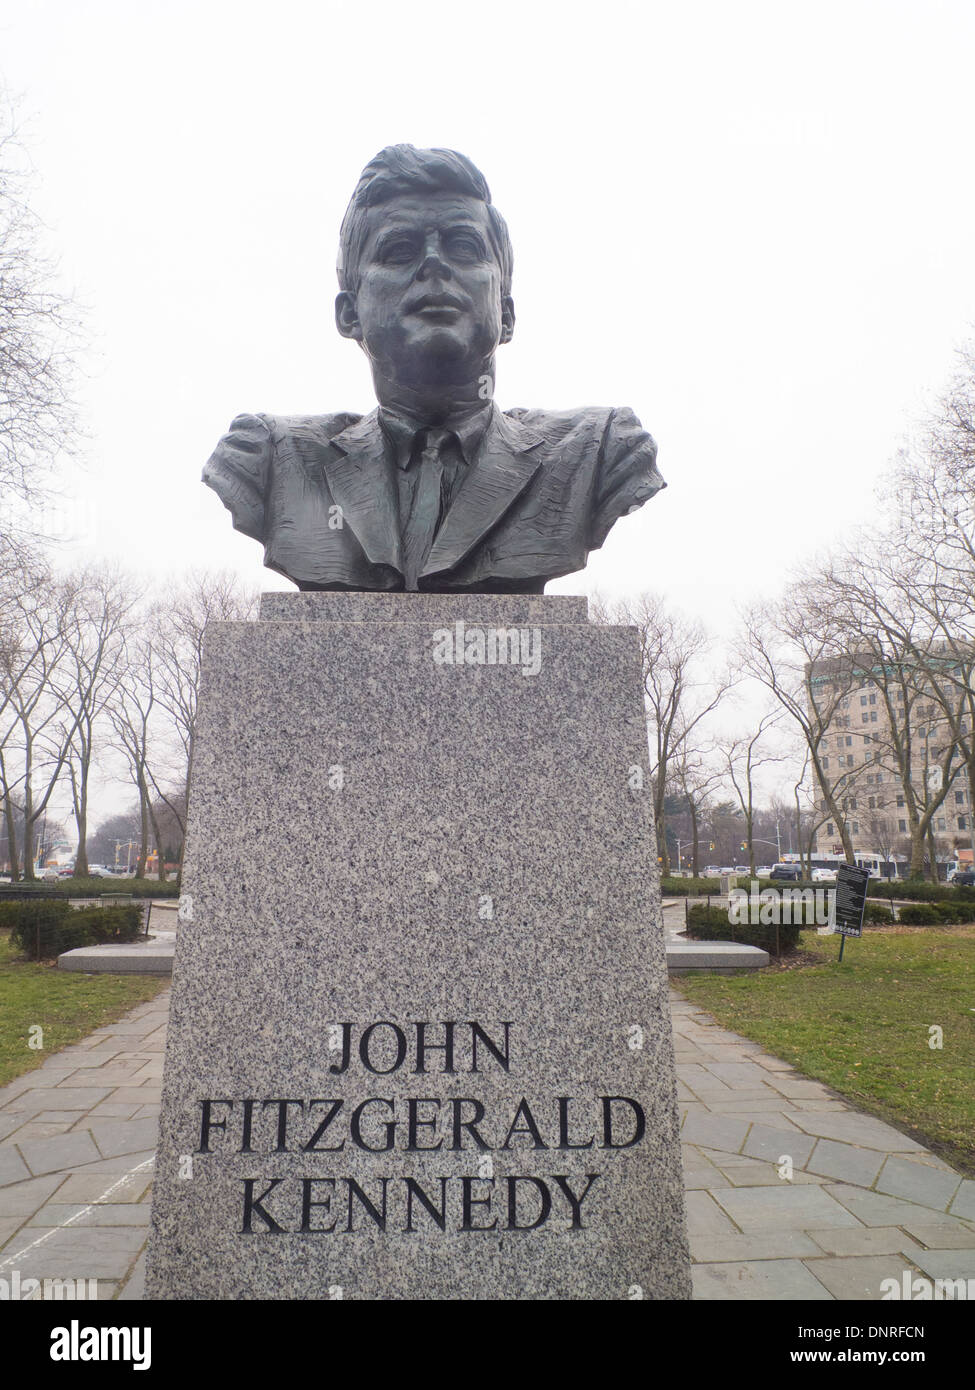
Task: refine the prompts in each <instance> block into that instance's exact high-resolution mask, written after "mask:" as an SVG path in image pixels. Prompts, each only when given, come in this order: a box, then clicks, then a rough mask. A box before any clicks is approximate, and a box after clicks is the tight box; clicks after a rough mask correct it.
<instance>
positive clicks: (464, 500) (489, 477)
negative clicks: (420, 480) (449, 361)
mask: <svg viewBox="0 0 975 1390" xmlns="http://www.w3.org/2000/svg"><path fill="white" fill-rule="evenodd" d="M541 443H542V437H541V435H538V434H533V433H532V431H531V430H529V429H528V428H527V427H526V426H525V425H522V424H521V423H520V422H519V421H518V420H514V419H512V418H511V417H510V416H507V415H502V414H501V412H500V411H499V410H498V409H497V407H496V406H495V407H494V408H493V410H492V414H491V422H490V424H489V425H488V428H487V431H486V433H485V435H484V439H483V440H482V442H481V447H480V449H479V451H478V455H477V459H476V460H475V462H474V463H473V464H472V465H471V467H470V468H469V469H468V473H467V476H466V478H465V479H464V481H463V483H462V485H461V488H460V491H459V492H458V494H457V496H456V498H455V499H454V501H453V503H452V505H451V508H450V510H449V511H448V513H447V515H446V517H445V518H444V520H443V523H442V525H441V527H440V530H439V531H438V532H437V536H436V539H435V540H434V542H433V546H432V548H431V550H430V554H429V555H428V556H427V562H426V564H425V565H424V567H423V574H424V575H430V574H437V573H439V572H440V571H441V570H448V569H452V568H453V566H454V565H456V564H459V563H460V561H461V560H463V558H464V556H465V555H467V554H468V553H469V552H470V551H471V550H472V549H473V548H474V546H475V545H477V543H478V541H480V540H481V538H482V537H483V536H486V535H487V533H488V531H490V530H491V528H492V527H493V526H495V525H496V524H497V522H498V521H499V520H500V519H501V517H502V516H503V515H504V514H505V512H506V511H507V510H508V508H509V507H510V506H511V504H512V503H513V502H514V501H515V499H516V498H517V497H519V496H520V495H521V493H523V492H524V490H525V488H526V487H527V486H528V484H529V483H530V482H531V480H532V479H533V478H534V476H535V474H536V473H537V472H538V470H539V469H540V468H541V466H542V465H541V460H540V459H537V458H535V457H533V456H532V454H531V451H532V450H533V449H535V448H536V447H537V445H539V444H541Z"/></svg>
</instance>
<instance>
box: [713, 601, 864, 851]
mask: <svg viewBox="0 0 975 1390" xmlns="http://www.w3.org/2000/svg"><path fill="white" fill-rule="evenodd" d="M739 660H740V663H741V667H742V670H743V671H744V672H746V673H747V674H748V675H749V676H752V677H753V678H754V679H755V680H757V681H759V682H760V683H761V684H762V685H764V686H765V688H766V689H767V690H768V691H769V692H770V693H771V694H772V695H773V696H774V697H775V699H776V700H777V701H778V703H779V705H780V706H781V708H782V710H783V712H784V713H785V714H786V715H787V716H788V717H789V719H790V720H792V721H793V723H794V724H795V726H796V728H797V730H798V732H799V733H800V734H801V735H802V738H803V740H804V742H805V745H806V748H807V750H808V753H809V765H810V768H811V769H812V772H813V774H814V777H815V783H816V785H818V786H819V787H820V788H821V791H822V798H821V800H822V805H821V807H820V809H821V810H822V811H824V812H826V813H827V814H828V817H829V819H831V820H832V821H833V822H834V823H835V824H836V826H837V831H838V834H839V837H840V839H841V841H842V843H843V849H844V852H845V854H846V858H847V860H848V862H849V863H851V864H852V863H855V856H854V851H853V841H852V839H851V836H850V829H849V826H848V823H847V813H846V810H845V808H844V806H843V802H844V800H846V799H848V798H847V795H846V794H847V793H848V792H849V791H850V790H851V789H852V788H853V787H854V786H855V785H856V781H857V777H858V775H859V774H860V771H861V770H862V769H861V768H859V767H858V765H857V764H856V763H854V764H853V765H852V766H851V765H850V764H849V763H848V762H847V758H846V755H845V754H843V755H841V756H842V758H843V761H842V764H840V763H839V760H838V759H837V763H836V766H835V767H833V766H831V764H830V754H829V751H828V739H829V735H830V731H831V726H832V724H833V721H834V719H836V718H837V717H842V716H840V715H839V711H840V709H841V707H842V703H843V701H844V700H845V699H846V698H847V697H848V696H849V693H850V690H851V688H852V686H853V682H854V673H853V671H852V669H851V668H850V664H849V662H848V661H847V660H846V656H845V651H844V647H843V635H842V630H841V628H840V625H839V624H837V623H836V622H835V621H834V619H833V617H832V615H831V614H830V613H829V610H828V608H824V606H823V605H822V603H821V602H820V600H819V596H818V595H817V594H816V593H815V592H814V590H813V589H812V588H811V587H810V586H809V585H808V584H805V583H803V582H802V581H801V580H799V581H796V582H795V583H793V584H792V585H790V587H789V588H788V589H787V591H786V593H785V594H784V595H783V597H782V598H781V599H780V600H778V601H775V602H768V603H765V604H758V605H755V606H754V607H753V608H751V609H750V610H749V611H748V612H747V613H746V614H745V620H744V634H743V637H742V639H741V641H740V644H739ZM797 797H798V792H797ZM826 819H827V815H824V816H823V820H826Z"/></svg>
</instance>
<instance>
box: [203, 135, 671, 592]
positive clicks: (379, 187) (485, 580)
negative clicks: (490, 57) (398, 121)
mask: <svg viewBox="0 0 975 1390" xmlns="http://www.w3.org/2000/svg"><path fill="white" fill-rule="evenodd" d="M511 271H512V251H511V241H510V239H509V236H508V229H507V227H506V226H505V223H504V219H503V218H502V217H501V215H500V214H499V213H498V211H497V209H496V208H495V207H494V206H493V204H492V203H491V194H490V191H489V189H488V186H487V183H486V182H485V180H484V177H483V175H482V174H481V173H480V172H479V171H478V170H477V169H476V168H475V167H474V165H473V164H472V163H471V162H470V160H469V159H466V158H465V157H464V155H462V154H458V153H457V152H456V151H454V150H441V149H433V150H420V149H415V148H414V147H413V146H412V145H391V146H389V147H387V148H386V149H384V150H382V151H380V153H379V154H378V155H376V157H375V159H373V160H372V161H371V162H370V163H369V164H367V165H366V168H365V169H364V170H363V172H362V176H361V178H360V179H359V183H358V185H357V187H356V190H355V192H354V194H353V195H352V201H351V202H350V203H349V207H348V210H347V212H346V214H345V217H344V219H343V222H342V230H341V234H340V251H339V263H338V277H339V285H340V293H339V295H338V298H337V299H336V301H335V319H336V324H337V326H338V330H339V332H340V333H341V334H342V336H343V337H345V338H351V339H353V340H354V341H355V342H358V343H359V344H360V346H361V347H362V348H363V350H364V351H365V353H366V355H367V356H368V358H369V362H370V365H371V368H372V374H373V381H374V383H375V389H376V395H377V397H378V400H379V409H378V410H375V411H373V412H372V414H370V415H366V416H360V415H350V414H339V415H293V416H281V415H239V416H238V417H237V418H236V419H235V420H234V421H233V423H232V424H231V427H230V431H229V433H228V434H226V435H225V436H224V437H223V439H221V441H220V443H219V444H218V445H217V448H216V450H215V451H214V453H213V455H212V456H211V458H210V460H209V462H208V463H207V465H206V467H205V469H204V471H203V480H204V482H206V483H207V484H209V486H210V487H212V488H213V489H214V490H215V491H216V492H217V494H218V495H219V497H220V499H221V500H222V502H223V503H224V505H225V506H226V507H227V508H229V510H230V512H231V514H232V516H233V523H234V526H235V527H236V529H237V530H238V531H243V532H244V533H245V535H248V536H253V537H254V539H255V540H259V541H261V542H262V543H263V545H264V563H265V565H267V566H269V567H270V568H271V569H274V570H278V571H279V572H280V573H281V574H284V575H286V576H287V577H288V578H289V579H291V580H293V581H294V583H295V584H297V585H298V587H299V589H344V590H350V589H351V590H362V589H378V590H403V589H405V590H424V591H439V592H450V591H457V590H460V591H467V592H472V591H473V592H504V593H541V592H542V591H543V589H544V587H545V583H546V581H547V580H549V579H554V578H556V577H557V576H558V575H563V574H570V573H572V572H573V571H575V570H580V569H582V568H583V567H584V566H585V563H586V559H587V557H588V554H589V551H590V550H594V549H596V548H597V547H598V546H601V545H602V543H603V541H604V540H605V539H606V536H607V535H608V533H609V530H610V528H611V527H612V525H613V523H614V522H615V521H617V520H618V519H619V518H620V517H621V516H622V515H623V514H624V513H626V512H632V511H635V510H636V509H637V508H638V507H640V506H642V505H643V503H644V502H646V501H647V499H648V498H650V497H652V496H653V495H654V493H655V492H658V491H659V490H660V489H661V488H662V487H664V486H665V483H664V481H663V479H662V478H661V476H660V474H659V473H658V472H657V469H656V446H655V445H654V442H653V440H652V439H651V437H650V435H649V434H647V433H646V431H645V430H644V429H643V428H642V427H641V425H640V422H639V420H637V418H636V416H635V415H634V414H633V412H632V411H631V410H628V409H626V408H622V409H616V410H612V409H605V408H589V409H583V410H573V411H546V410H525V409H518V410H508V411H504V412H502V411H500V410H499V409H498V408H497V406H496V405H495V404H494V400H493V395H494V356H495V352H496V351H497V348H498V346H499V345H500V344H502V343H507V342H509V341H510V339H511V336H512V333H513V331H514V324H515V311H514V303H513V301H512V298H511Z"/></svg>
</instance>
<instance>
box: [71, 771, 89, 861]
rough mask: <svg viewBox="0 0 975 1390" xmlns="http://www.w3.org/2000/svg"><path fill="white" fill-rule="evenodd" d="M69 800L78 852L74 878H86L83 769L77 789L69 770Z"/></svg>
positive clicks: (86, 858)
mask: <svg viewBox="0 0 975 1390" xmlns="http://www.w3.org/2000/svg"><path fill="white" fill-rule="evenodd" d="M71 799H72V801H73V803H74V821H75V825H76V826H77V828H78V852H77V854H76V855H75V857H74V877H75V878H87V877H88V778H87V776H86V773H85V770H84V768H83V769H82V774H81V785H80V787H79V785H78V782H77V780H76V778H75V772H74V767H73V766H72V768H71Z"/></svg>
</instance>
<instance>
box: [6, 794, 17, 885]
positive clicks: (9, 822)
mask: <svg viewBox="0 0 975 1390" xmlns="http://www.w3.org/2000/svg"><path fill="white" fill-rule="evenodd" d="M3 815H4V820H5V822H6V826H7V858H8V859H9V860H10V881H11V883H16V882H17V881H18V880H19V878H20V863H19V861H18V858H17V818H16V816H15V815H14V807H13V802H12V801H11V800H10V794H9V792H4V794H3Z"/></svg>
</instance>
